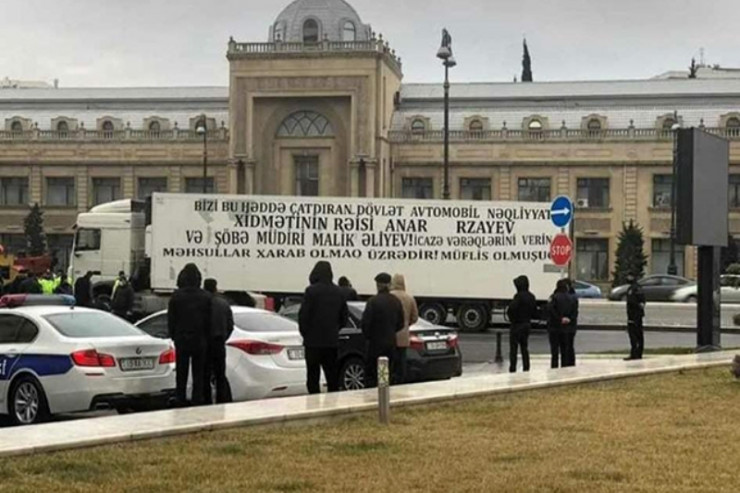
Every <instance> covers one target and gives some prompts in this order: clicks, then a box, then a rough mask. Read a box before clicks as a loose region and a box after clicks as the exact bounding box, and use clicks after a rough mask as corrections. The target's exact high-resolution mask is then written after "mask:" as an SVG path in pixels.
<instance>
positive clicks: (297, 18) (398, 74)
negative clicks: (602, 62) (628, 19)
mask: <svg viewBox="0 0 740 493" xmlns="http://www.w3.org/2000/svg"><path fill="white" fill-rule="evenodd" d="M227 60H228V63H229V67H230V79H229V82H228V84H229V85H228V87H192V88H149V89H142V88H114V89H64V88H61V89H60V88H54V87H47V88H43V87H41V88H39V87H31V88H18V87H9V88H4V89H0V125H2V124H3V122H4V130H3V129H0V208H1V209H2V214H0V243H2V244H3V245H4V246H5V247H6V249H8V250H10V251H17V250H20V249H22V248H24V246H25V245H24V239H23V235H22V221H23V217H24V216H25V215H26V214H27V211H28V206H29V204H33V203H39V204H40V205H41V206H42V207H43V209H44V211H45V216H46V226H47V233H48V235H49V239H50V246H51V248H52V249H55V250H57V252H58V257H59V258H60V260H61V259H63V258H65V257H67V256H68V253H69V248H70V246H71V243H72V235H73V226H74V221H75V216H76V214H77V213H78V212H79V211H82V210H87V209H88V208H90V207H91V206H93V205H95V204H98V203H102V202H106V201H110V200H115V199H119V198H128V197H140V198H144V197H146V196H147V195H149V194H151V193H152V192H154V191H165V190H166V191H171V192H201V191H202V190H203V178H202V176H203V159H204V151H206V154H207V163H208V166H207V174H208V178H207V183H206V186H207V189H208V190H209V191H210V190H212V191H217V192H221V193H240V194H271V195H321V196H352V197H405V198H417V199H431V198H441V196H442V186H443V135H444V129H443V92H442V84H441V82H440V83H429V84H403V83H402V79H403V71H402V63H401V59H400V57H399V56H398V55H397V54H396V53H395V51H394V50H393V49H392V48H391V47H390V45H389V43H388V42H387V41H385V40H384V39H383V37H382V35H380V34H376V33H375V32H373V30H372V28H371V27H370V26H369V25H367V24H364V23H363V22H362V20H361V19H360V17H359V15H358V14H357V12H356V11H355V10H354V9H353V8H352V7H351V6H350V5H349V4H347V3H346V2H345V1H343V0H297V1H294V2H292V3H291V4H290V5H288V6H287V7H286V8H285V9H284V10H283V12H281V13H280V14H279V15H278V17H277V18H276V20H275V22H274V23H273V24H272V25H271V26H270V27H269V31H268V39H267V41H266V42H250V43H243V42H237V41H236V40H233V39H231V40H229V42H228V44H227ZM710 72H711V71H710ZM453 73H454V72H453ZM727 74H728V73H723V76H722V77H721V78H698V79H692V80H689V79H685V78H684V79H680V78H676V77H662V78H656V79H650V80H637V81H608V82H550V83H548V82H544V83H520V84H516V83H490V84H452V88H451V110H450V129H449V130H450V190H451V195H452V198H453V199H467V200H526V201H550V200H552V199H553V198H554V197H555V196H557V195H569V196H571V197H573V198H574V199H575V201H576V204H577V206H578V210H577V212H576V221H575V236H576V238H575V240H576V262H575V273H576V275H577V277H578V278H580V279H583V280H586V281H594V282H597V283H606V282H608V280H609V278H610V273H611V270H612V268H613V262H614V251H615V249H616V242H617V237H618V234H619V231H620V230H621V228H622V224H623V223H624V222H625V221H630V220H634V221H635V222H637V223H638V224H639V225H640V226H641V227H642V228H643V229H644V232H645V238H646V250H647V253H648V254H649V255H650V260H649V268H648V270H649V271H651V272H665V270H666V268H667V263H668V257H669V250H670V249H669V245H670V240H669V238H670V236H669V231H670V209H669V205H670V202H671V190H672V186H671V180H672V177H671V170H672V155H673V132H672V131H671V127H672V126H673V125H674V124H676V123H678V124H681V125H683V126H696V127H704V128H706V129H707V130H708V131H710V132H713V133H717V134H719V135H722V136H724V137H726V138H728V139H729V140H730V141H731V176H730V207H731V210H732V212H731V214H730V218H729V220H730V229H731V231H732V232H733V233H734V234H738V235H740V76H738V77H733V76H732V74H730V75H727ZM709 75H711V74H709ZM201 115H205V117H206V118H207V129H208V131H207V133H206V135H205V139H204V138H203V135H202V134H198V133H197V132H196V122H197V120H198V118H199V117H200V116H201ZM678 263H679V271H680V272H681V273H684V274H686V275H688V276H693V275H694V273H695V262H694V253H693V251H691V250H690V249H683V248H681V247H679V262H678Z"/></svg>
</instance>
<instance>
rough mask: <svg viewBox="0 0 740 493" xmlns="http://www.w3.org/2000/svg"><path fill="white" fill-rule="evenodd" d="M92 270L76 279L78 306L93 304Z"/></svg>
mask: <svg viewBox="0 0 740 493" xmlns="http://www.w3.org/2000/svg"><path fill="white" fill-rule="evenodd" d="M92 276H93V273H92V271H87V272H86V273H85V275H84V276H82V277H80V278H79V279H77V280H76V281H75V301H76V303H77V306H84V307H90V306H92V282H91V281H90V280H91V279H92Z"/></svg>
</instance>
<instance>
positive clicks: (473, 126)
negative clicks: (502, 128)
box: [468, 120, 483, 133]
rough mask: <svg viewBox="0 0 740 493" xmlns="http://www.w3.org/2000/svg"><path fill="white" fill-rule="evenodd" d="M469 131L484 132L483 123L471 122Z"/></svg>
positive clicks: (478, 121)
mask: <svg viewBox="0 0 740 493" xmlns="http://www.w3.org/2000/svg"><path fill="white" fill-rule="evenodd" d="M468 130H470V131H471V132H477V133H480V132H482V131H483V122H482V121H480V120H473V121H471V122H470V125H469V126H468Z"/></svg>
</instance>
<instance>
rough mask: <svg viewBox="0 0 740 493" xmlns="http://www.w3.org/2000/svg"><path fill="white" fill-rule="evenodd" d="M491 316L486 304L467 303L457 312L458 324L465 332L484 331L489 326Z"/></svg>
mask: <svg viewBox="0 0 740 493" xmlns="http://www.w3.org/2000/svg"><path fill="white" fill-rule="evenodd" d="M489 318H490V315H489V312H488V308H487V307H486V306H485V305H473V304H465V305H463V306H461V307H460V310H459V311H458V312H457V325H458V326H459V327H460V329H461V330H463V331H465V332H482V331H484V330H486V329H487V328H488V320H489Z"/></svg>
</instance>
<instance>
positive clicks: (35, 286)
mask: <svg viewBox="0 0 740 493" xmlns="http://www.w3.org/2000/svg"><path fill="white" fill-rule="evenodd" d="M21 293H24V294H44V290H43V289H41V283H39V279H38V277H36V273H35V272H29V273H28V277H27V278H26V280H25V281H23V282H22V283H21Z"/></svg>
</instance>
